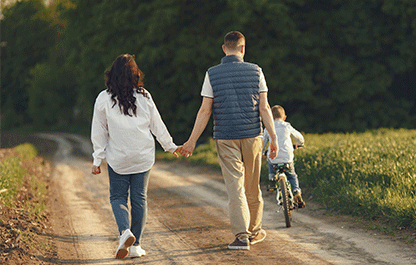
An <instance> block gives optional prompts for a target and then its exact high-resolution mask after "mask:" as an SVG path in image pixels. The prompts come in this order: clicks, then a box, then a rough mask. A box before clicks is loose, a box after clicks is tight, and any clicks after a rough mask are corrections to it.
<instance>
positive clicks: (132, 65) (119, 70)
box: [104, 54, 148, 116]
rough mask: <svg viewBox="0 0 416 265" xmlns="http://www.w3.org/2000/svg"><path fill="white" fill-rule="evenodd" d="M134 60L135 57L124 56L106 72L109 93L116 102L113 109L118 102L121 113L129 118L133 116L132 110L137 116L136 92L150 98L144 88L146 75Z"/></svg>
mask: <svg viewBox="0 0 416 265" xmlns="http://www.w3.org/2000/svg"><path fill="white" fill-rule="evenodd" d="M134 58H135V57H134V55H130V54H122V55H120V56H118V57H117V58H116V60H115V61H114V63H113V65H112V66H111V68H110V69H107V70H106V71H105V72H104V73H105V77H106V82H105V84H106V86H107V92H108V93H110V94H111V99H112V101H113V102H114V104H113V107H114V106H115V105H116V104H117V102H118V106H119V107H120V110H121V112H122V113H124V115H128V116H133V115H131V113H130V111H129V110H130V109H131V110H132V112H133V114H134V116H136V109H137V106H136V104H135V102H136V98H135V97H134V92H135V91H137V92H138V93H140V94H142V95H143V96H145V97H148V95H147V93H146V91H145V89H144V87H143V81H142V79H143V76H144V75H143V73H142V71H140V69H139V67H137V64H136V62H135V61H134Z"/></svg>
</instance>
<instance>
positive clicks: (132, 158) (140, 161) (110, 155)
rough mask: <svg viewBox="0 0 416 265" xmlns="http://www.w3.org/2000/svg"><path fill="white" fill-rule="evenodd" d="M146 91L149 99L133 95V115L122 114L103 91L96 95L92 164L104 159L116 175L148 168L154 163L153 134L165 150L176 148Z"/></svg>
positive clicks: (92, 129) (92, 130) (139, 171)
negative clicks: (134, 111)
mask: <svg viewBox="0 0 416 265" xmlns="http://www.w3.org/2000/svg"><path fill="white" fill-rule="evenodd" d="M146 92H147V95H148V98H146V97H144V96H143V95H142V94H139V93H137V92H136V94H135V97H136V106H137V110H136V116H134V115H133V116H128V115H124V114H123V113H122V112H121V111H120V107H119V105H118V104H116V105H114V102H113V101H112V100H111V95H110V94H109V93H108V92H107V91H106V90H104V91H102V92H101V93H100V94H99V95H98V96H97V99H96V101H95V105H94V114H93V118H92V128H91V141H92V144H93V149H94V153H93V154H92V156H93V158H94V161H93V165H94V166H99V165H100V164H101V162H102V160H103V159H104V158H106V159H107V163H108V164H109V165H110V166H111V168H112V169H113V170H114V171H115V172H116V173H118V174H135V173H141V172H145V171H148V170H149V169H150V168H151V167H152V166H153V164H154V162H155V141H154V138H153V135H155V136H156V139H157V140H158V142H159V143H160V144H161V146H162V147H163V149H164V150H165V151H169V152H174V151H175V150H176V149H177V146H176V145H175V144H174V143H173V140H172V137H171V136H170V134H169V131H168V130H167V128H166V126H165V124H164V123H163V121H162V118H161V117H160V114H159V112H158V110H157V108H156V105H155V103H154V102H153V100H152V97H151V95H150V93H149V92H148V91H146ZM113 105H114V107H113ZM152 134H153V135H152Z"/></svg>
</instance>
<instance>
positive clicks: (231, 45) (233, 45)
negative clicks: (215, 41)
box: [224, 31, 246, 50]
mask: <svg viewBox="0 0 416 265" xmlns="http://www.w3.org/2000/svg"><path fill="white" fill-rule="evenodd" d="M245 42H246V38H245V37H244V35H243V34H242V33H241V32H239V31H231V32H228V33H227V34H226V35H225V37H224V45H225V47H227V48H228V49H230V50H236V49H237V48H238V47H240V46H241V45H244V44H245Z"/></svg>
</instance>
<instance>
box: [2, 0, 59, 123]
mask: <svg viewBox="0 0 416 265" xmlns="http://www.w3.org/2000/svg"><path fill="white" fill-rule="evenodd" d="M3 15H4V17H3V20H2V46H1V61H2V63H1V84H2V89H1V102H2V105H1V112H2V118H1V122H2V129H3V130H8V129H13V128H17V127H21V126H24V125H26V124H27V123H29V122H30V118H29V116H28V112H27V111H28V101H29V98H28V94H27V87H28V83H27V78H28V75H29V71H30V69H31V68H32V67H33V66H35V65H36V63H40V62H42V61H45V60H46V59H47V58H48V54H49V49H50V48H51V47H52V46H53V45H54V41H55V37H56V34H57V30H56V28H55V27H53V25H52V24H51V23H50V21H49V18H48V16H47V13H46V8H45V6H44V5H43V3H42V1H40V0H23V1H18V2H16V3H14V4H13V5H10V6H7V7H6V8H5V9H4V12H3Z"/></svg>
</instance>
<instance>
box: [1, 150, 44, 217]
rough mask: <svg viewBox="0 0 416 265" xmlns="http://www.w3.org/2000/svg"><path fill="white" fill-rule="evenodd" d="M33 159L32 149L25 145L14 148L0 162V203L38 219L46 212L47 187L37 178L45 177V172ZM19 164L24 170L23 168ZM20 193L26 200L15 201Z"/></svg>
mask: <svg viewBox="0 0 416 265" xmlns="http://www.w3.org/2000/svg"><path fill="white" fill-rule="evenodd" d="M36 157H37V150H36V148H35V147H34V146H33V145H32V144H28V143H25V144H21V145H18V146H16V147H14V148H13V154H11V155H10V156H7V157H5V158H4V159H2V161H0V191H1V193H0V202H1V203H2V204H4V205H6V206H8V207H12V208H21V209H22V210H24V211H25V212H28V213H30V214H34V215H36V216H37V217H38V218H42V216H43V212H44V210H45V209H46V200H47V184H46V183H45V180H44V178H41V179H39V176H42V177H45V176H44V174H45V172H46V170H45V165H44V164H43V160H42V159H40V160H39V159H38V160H36V159H35V158H36ZM23 162H25V163H27V165H28V168H25V167H24V166H23ZM28 170H29V171H30V172H28ZM36 173H37V174H36ZM22 189H24V190H25V191H26V192H25V193H24V194H27V195H26V196H28V197H30V199H29V198H25V197H18V194H19V191H21V190H22Z"/></svg>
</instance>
